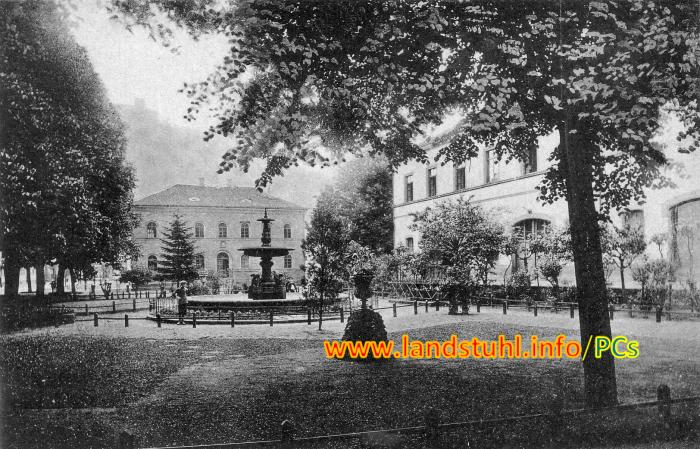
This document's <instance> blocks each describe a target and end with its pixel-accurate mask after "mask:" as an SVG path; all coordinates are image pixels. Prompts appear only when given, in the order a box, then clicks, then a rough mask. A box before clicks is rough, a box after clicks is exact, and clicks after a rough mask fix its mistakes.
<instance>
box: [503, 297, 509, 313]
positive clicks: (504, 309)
mask: <svg viewBox="0 0 700 449" xmlns="http://www.w3.org/2000/svg"><path fill="white" fill-rule="evenodd" d="M507 314H508V301H507V300H506V301H503V315H507Z"/></svg>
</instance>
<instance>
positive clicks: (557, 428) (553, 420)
mask: <svg viewBox="0 0 700 449" xmlns="http://www.w3.org/2000/svg"><path fill="white" fill-rule="evenodd" d="M563 410H564V397H563V396H562V395H561V394H560V393H557V394H556V396H555V397H554V400H553V401H552V403H551V404H550V405H549V430H550V432H551V433H552V441H561V440H562V439H563V435H562V429H563V428H564V420H563V418H562V411H563Z"/></svg>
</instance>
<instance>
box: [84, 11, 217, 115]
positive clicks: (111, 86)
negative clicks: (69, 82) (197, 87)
mask: <svg viewBox="0 0 700 449" xmlns="http://www.w3.org/2000/svg"><path fill="white" fill-rule="evenodd" d="M104 3H105V2H104V1H103V0H82V1H80V2H78V3H77V6H78V9H77V12H76V15H77V17H78V19H79V22H78V25H77V26H76V28H75V29H74V35H75V37H76V40H77V41H78V43H79V44H80V45H82V46H84V47H85V48H86V49H87V51H88V53H89V54H90V59H91V61H92V63H93V65H94V67H95V70H96V71H97V73H99V74H100V77H101V78H102V81H103V82H104V84H105V86H106V88H107V94H108V95H109V98H110V100H111V101H112V102H113V103H116V104H133V103H134V102H135V100H136V99H138V98H141V99H143V100H144V101H145V103H146V106H148V108H150V109H153V110H155V111H156V112H158V114H159V116H160V117H161V118H164V119H165V120H167V121H169V122H170V123H172V124H173V125H178V126H192V127H197V128H204V127H205V124H206V123H207V122H206V121H205V122H204V123H201V122H199V121H196V122H192V123H189V122H187V120H185V119H184V118H182V116H183V114H184V111H186V110H187V107H188V105H189V100H188V99H187V97H186V96H185V95H184V94H182V93H179V92H178V89H180V88H181V87H182V86H183V83H185V82H191V81H199V80H202V79H204V78H205V77H206V75H207V74H208V73H209V72H210V71H211V70H212V69H213V68H214V67H215V65H216V64H217V63H218V62H219V61H220V60H221V58H222V57H223V55H224V53H225V51H226V45H225V43H224V41H223V39H221V38H220V37H204V38H202V39H201V40H199V41H194V40H192V39H190V38H188V37H187V36H186V35H185V34H184V32H181V33H178V36H177V39H176V43H177V45H178V47H179V48H180V52H179V54H174V53H172V52H171V51H170V50H169V49H167V48H165V47H163V46H162V45H161V44H160V43H157V42H154V41H153V40H151V39H150V38H149V37H148V34H147V33H146V32H145V31H144V30H142V29H139V28H134V29H133V33H130V32H129V31H127V30H126V28H125V27H124V25H123V24H121V23H119V22H117V21H115V20H111V19H110V16H109V13H108V11H107V10H106V8H105V7H104Z"/></svg>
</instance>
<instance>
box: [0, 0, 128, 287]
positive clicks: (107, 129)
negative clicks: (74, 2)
mask: <svg viewBox="0 0 700 449" xmlns="http://www.w3.org/2000/svg"><path fill="white" fill-rule="evenodd" d="M68 23H69V18H68V15H67V12H66V5H65V4H63V3H56V2H53V1H51V0H26V1H18V2H0V39H1V41H2V42H1V44H0V60H1V61H2V62H1V63H0V85H1V86H2V93H1V95H0V123H2V133H1V136H0V169H1V171H2V175H1V176H0V192H1V196H2V198H3V201H2V203H1V205H0V222H1V224H2V228H1V230H0V249H1V250H2V253H3V258H4V259H5V263H4V268H5V275H6V277H5V279H6V289H5V293H6V296H14V295H16V293H17V287H18V276H19V266H20V265H22V264H31V265H34V266H36V271H37V273H38V274H40V275H41V276H39V277H40V278H39V279H38V282H37V293H38V294H42V293H43V286H44V282H43V279H41V277H43V266H44V264H45V263H49V262H58V263H60V264H61V270H60V271H61V272H63V271H65V268H68V269H70V270H72V271H73V272H74V274H75V273H76V271H78V272H83V273H87V272H89V271H91V266H90V265H91V264H92V263H96V262H102V261H108V262H111V261H114V260H115V259H117V258H118V257H120V256H122V255H123V254H124V253H133V251H134V247H133V244H131V241H130V236H131V231H132V229H133V227H134V225H135V215H134V214H133V213H132V211H131V205H132V194H131V190H132V188H133V185H134V177H133V173H132V171H131V169H130V168H129V167H128V166H127V164H126V163H125V160H124V146H125V140H124V138H123V130H122V125H121V123H120V121H119V118H118V116H117V115H116V111H115V110H114V109H113V107H112V106H111V105H110V104H109V102H108V100H107V98H106V94H105V91H104V88H103V86H102V83H101V81H100V79H99V77H98V76H97V74H96V73H95V71H94V70H93V68H92V65H91V63H90V61H89V58H88V56H87V53H86V52H85V50H84V49H83V48H82V47H80V46H79V45H78V44H77V43H76V42H75V40H74V38H73V37H72V35H71V33H70V30H69V28H68ZM73 279H75V277H73ZM59 285H60V286H62V285H63V284H62V280H61V282H59Z"/></svg>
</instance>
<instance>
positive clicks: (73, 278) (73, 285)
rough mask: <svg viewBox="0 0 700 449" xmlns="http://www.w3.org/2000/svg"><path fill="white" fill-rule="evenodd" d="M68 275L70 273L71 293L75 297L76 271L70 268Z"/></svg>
mask: <svg viewBox="0 0 700 449" xmlns="http://www.w3.org/2000/svg"><path fill="white" fill-rule="evenodd" d="M68 273H70V292H71V294H72V295H74V296H75V270H73V269H72V268H68Z"/></svg>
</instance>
